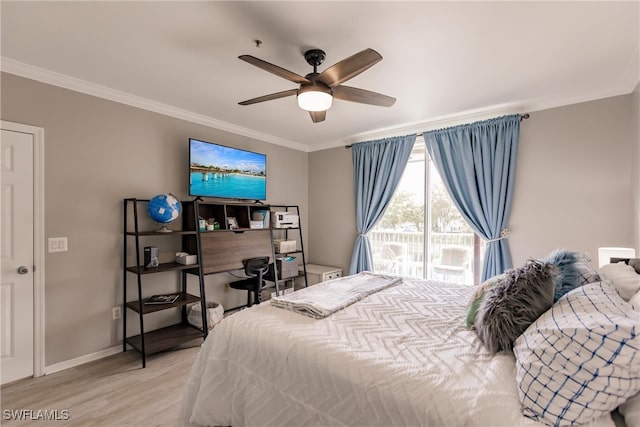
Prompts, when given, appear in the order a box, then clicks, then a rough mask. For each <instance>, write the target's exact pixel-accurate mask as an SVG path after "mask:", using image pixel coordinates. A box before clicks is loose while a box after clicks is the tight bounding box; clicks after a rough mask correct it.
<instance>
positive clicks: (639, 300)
mask: <svg viewBox="0 0 640 427" xmlns="http://www.w3.org/2000/svg"><path fill="white" fill-rule="evenodd" d="M629 304H631V306H632V307H633V308H634V309H636V310H638V311H640V291H638V292H636V294H635V295H634V296H632V297H631V299H629ZM639 427H640V426H639Z"/></svg>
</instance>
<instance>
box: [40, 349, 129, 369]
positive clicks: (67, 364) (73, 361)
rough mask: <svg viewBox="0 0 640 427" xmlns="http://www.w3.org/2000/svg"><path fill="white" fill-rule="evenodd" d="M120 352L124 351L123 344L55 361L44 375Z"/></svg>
mask: <svg viewBox="0 0 640 427" xmlns="http://www.w3.org/2000/svg"><path fill="white" fill-rule="evenodd" d="M120 352H122V344H121V345H117V346H115V347H111V348H107V349H104V350H100V351H96V352H95V353H90V354H85V355H84V356H80V357H76V358H75V359H70V360H65V361H64V362H60V363H54V364H53V365H49V366H46V367H45V368H44V375H50V374H53V373H54V372H59V371H63V370H65V369H69V368H73V367H75V366H80V365H84V364H85V363H89V362H93V361H94V360H99V359H104V358H105V357H109V356H113V355H114V354H118V353H120Z"/></svg>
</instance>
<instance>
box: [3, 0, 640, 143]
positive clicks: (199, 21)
mask: <svg viewBox="0 0 640 427" xmlns="http://www.w3.org/2000/svg"><path fill="white" fill-rule="evenodd" d="M1 7H2V10H1V12H2V28H1V30H2V46H1V47H2V50H1V54H2V70H3V71H7V72H10V73H13V74H18V75H23V76H25V77H29V78H35V79H38V80H41V81H46V82H48V83H52V84H57V85H60V86H63V87H68V88H71V89H74V90H80V91H83V92H86V93H90V94H95V95H98V96H103V97H105V98H109V99H114V100H116V101H120V102H125V103H129V104H132V105H135V106H140V107H143V108H148V109H151V110H154V111H159V112H163V113H165V114H171V115H174V116H176V117H180V118H186V119H188V120H192V121H195V122H199V123H204V124H208V125H211V126H214V127H218V128H220V129H223V130H229V131H232V132H235V133H239V134H241V135H246V136H250V137H255V138H259V139H262V140H265V141H268V142H272V143H276V144H280V145H285V146H289V147H292V148H296V149H300V150H304V151H315V150H319V149H323V148H328V147H334V146H338V145H342V144H345V143H350V142H354V141H361V140H366V139H371V138H373V137H378V136H388V135H390V134H396V135H397V134H403V133H409V132H414V131H420V130H425V129H429V128H434V127H440V126H442V125H447V123H450V122H455V121H460V120H464V119H466V118H472V117H480V116H482V115H488V114H494V115H496V114H497V113H501V114H504V113H517V112H518V113H519V112H527V111H534V110H539V109H543V108H550V107H555V106H560V105H566V104H571V103H575V102H581V101H588V100H592V99H598V98H603V97H608V96H614V95H619V94H625V93H630V92H631V91H633V89H634V88H635V86H636V84H637V83H638V81H639V80H640V65H639V59H638V58H639V45H640V35H639V28H640V25H639V23H640V2H639V1H627V2H609V1H601V2H576V1H571V2H540V1H535V2H515V1H512V2H478V1H476V2H415V1H414V2H392V1H387V2H382V1H374V2H363V1H356V2H338V1H328V2H306V1H298V2H273V1H258V2H244V1H237V2H221V1H215V2H186V1H175V2H167V1H147V2H115V1H112V2H93V1H91V2H82V1H75V2H56V1H48V2H11V1H6V0H5V1H2V4H1ZM256 39H259V40H261V41H262V45H261V46H260V47H256V44H255V43H254V40H256ZM309 48H320V49H323V50H324V51H325V52H326V53H327V59H326V60H325V63H324V64H323V65H321V66H320V67H319V71H321V70H323V69H325V68H326V67H328V66H330V65H332V64H334V63H336V62H338V61H340V60H342V59H344V58H346V57H348V56H350V55H352V54H354V53H356V52H359V51H361V50H363V49H365V48H372V49H375V50H376V51H378V52H379V53H380V54H381V55H382V56H383V58H384V59H383V60H382V61H381V62H379V63H378V64H376V65H374V66H373V67H371V68H370V69H369V70H367V71H365V72H364V73H362V74H360V75H358V76H356V77H355V78H353V79H352V80H349V81H348V82H347V83H346V84H347V85H349V86H355V87H360V88H363V89H368V90H371V91H375V92H380V93H383V94H386V95H390V96H393V97H395V98H397V102H396V103H395V105H394V106H392V107H391V108H385V107H375V106H369V105H364V104H356V103H351V102H346V101H340V100H335V101H334V104H333V107H331V109H330V110H329V111H328V113H327V119H326V121H324V122H321V123H316V124H314V123H312V122H311V119H310V118H309V115H308V113H307V112H305V111H303V110H301V109H299V108H298V107H297V104H296V100H295V97H288V98H282V99H278V100H274V101H269V102H265V103H260V104H255V105H250V106H240V105H238V102H239V101H243V100H246V99H249V98H254V97H257V96H261V95H266V94H269V93H273V92H278V91H283V90H287V89H293V88H295V87H296V85H295V84H294V83H291V82H289V81H287V80H285V79H282V78H280V77H277V76H275V75H273V74H270V73H267V72H265V71H263V70H260V69H258V68H256V67H254V66H252V65H250V64H247V63H245V62H243V61H241V60H239V59H237V57H238V56H239V55H242V54H250V55H253V56H256V57H258V58H260V59H263V60H265V61H267V62H271V63H273V64H276V65H279V66H281V67H283V68H286V69H288V70H291V71H293V72H295V73H297V74H300V75H305V74H307V73H309V72H310V71H311V67H310V66H309V65H308V64H307V63H306V62H305V60H304V57H303V56H302V53H303V52H304V51H305V50H307V49H309Z"/></svg>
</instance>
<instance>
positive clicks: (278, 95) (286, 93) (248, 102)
mask: <svg viewBox="0 0 640 427" xmlns="http://www.w3.org/2000/svg"><path fill="white" fill-rule="evenodd" d="M296 92H298V89H289V90H285V91H282V92H277V93H272V94H270V95H264V96H259V97H257V98H253V99H247V100H246V101H242V102H238V104H240V105H251V104H257V103H258V102H264V101H271V100H273V99H279V98H284V97H285V96H291V95H295V94H296Z"/></svg>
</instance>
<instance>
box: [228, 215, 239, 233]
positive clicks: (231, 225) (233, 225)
mask: <svg viewBox="0 0 640 427" xmlns="http://www.w3.org/2000/svg"><path fill="white" fill-rule="evenodd" d="M227 228H228V229H229V230H237V229H238V221H237V220H236V218H235V217H233V216H229V217H227Z"/></svg>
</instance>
